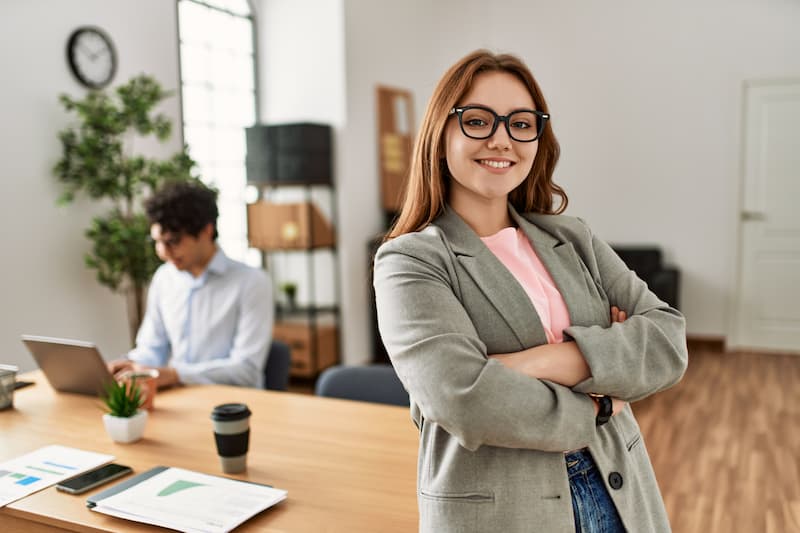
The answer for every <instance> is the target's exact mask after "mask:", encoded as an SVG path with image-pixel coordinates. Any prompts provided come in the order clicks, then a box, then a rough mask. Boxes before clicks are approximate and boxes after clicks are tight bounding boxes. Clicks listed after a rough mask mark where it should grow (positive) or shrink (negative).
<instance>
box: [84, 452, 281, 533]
mask: <svg viewBox="0 0 800 533" xmlns="http://www.w3.org/2000/svg"><path fill="white" fill-rule="evenodd" d="M285 498H286V491H285V490H280V489H275V488H272V487H268V486H265V485H258V484H255V483H247V482H243V481H238V480H235V479H229V478H223V477H218V476H209V475H206V474H202V473H199V472H193V471H191V470H183V469H180V468H168V469H166V470H164V471H162V472H160V473H158V474H156V475H155V476H152V477H149V478H147V479H145V480H144V481H141V482H140V483H137V484H135V485H133V486H131V487H129V488H126V489H125V490H124V491H122V492H119V493H117V494H115V495H113V496H109V497H108V498H105V499H102V500H99V501H98V502H97V505H96V506H95V507H93V508H92V510H93V511H97V512H99V513H104V514H108V515H111V516H117V517H120V518H126V519H128V520H135V521H138V522H144V523H147V524H154V525H157V526H162V527H168V528H171V529H177V530H179V531H198V532H199V531H206V532H224V531H230V530H231V529H233V528H235V527H236V526H237V525H239V524H241V523H242V522H244V521H245V520H247V519H248V518H250V517H252V516H254V515H255V514H258V513H259V512H261V511H263V510H264V509H266V508H268V507H270V506H271V505H274V504H276V503H278V502H280V501H282V500H283V499H285Z"/></svg>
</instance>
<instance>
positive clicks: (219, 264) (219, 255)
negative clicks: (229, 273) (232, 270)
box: [204, 246, 231, 274]
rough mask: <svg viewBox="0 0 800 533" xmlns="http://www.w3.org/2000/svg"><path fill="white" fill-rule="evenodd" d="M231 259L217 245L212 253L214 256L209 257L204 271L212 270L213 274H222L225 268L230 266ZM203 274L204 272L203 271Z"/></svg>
mask: <svg viewBox="0 0 800 533" xmlns="http://www.w3.org/2000/svg"><path fill="white" fill-rule="evenodd" d="M230 264H231V260H230V259H229V258H228V256H227V255H225V252H223V251H222V248H220V247H219V246H217V251H216V253H215V254H214V257H212V258H211V262H209V263H208V266H207V267H206V272H212V273H214V274H224V273H225V271H226V270H228V268H229V267H230ZM204 274H205V273H204Z"/></svg>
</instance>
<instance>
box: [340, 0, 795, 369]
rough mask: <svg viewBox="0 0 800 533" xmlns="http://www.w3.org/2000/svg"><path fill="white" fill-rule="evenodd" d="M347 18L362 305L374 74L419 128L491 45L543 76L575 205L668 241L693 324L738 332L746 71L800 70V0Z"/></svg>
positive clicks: (464, 1) (389, 6)
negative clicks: (439, 97) (453, 77)
mask: <svg viewBox="0 0 800 533" xmlns="http://www.w3.org/2000/svg"><path fill="white" fill-rule="evenodd" d="M345 28H346V68H347V81H346V83H347V102H348V107H347V123H346V127H345V128H344V130H343V131H342V132H341V135H340V144H341V146H340V150H339V157H340V158H341V160H342V164H341V166H340V176H339V179H340V183H341V186H340V191H341V192H340V194H342V196H343V197H345V198H347V201H348V202H351V204H350V205H351V206H352V209H351V211H352V214H351V215H350V216H349V217H348V218H345V219H344V220H343V223H342V227H343V229H344V230H346V233H345V234H346V235H347V237H348V238H350V239H352V241H353V242H350V243H346V244H345V247H346V249H347V250H348V252H349V257H348V259H347V265H348V267H347V268H346V269H345V274H344V275H345V276H346V278H345V286H346V288H348V290H347V291H346V292H345V294H346V298H349V299H351V300H352V302H353V303H351V304H350V305H351V307H352V308H353V309H356V308H358V307H359V306H363V305H366V304H365V303H364V302H366V297H367V296H366V294H367V293H366V290H365V289H364V288H363V284H364V283H365V281H364V280H365V279H366V277H367V274H366V268H367V266H366V263H367V257H366V250H365V249H364V243H365V242H366V240H367V239H368V237H369V236H370V235H371V233H372V232H375V231H378V229H379V228H380V217H379V214H378V202H379V196H378V172H377V155H376V154H377V147H376V136H375V118H374V105H375V104H374V96H373V87H374V85H376V84H387V85H397V86H400V87H406V88H409V89H411V90H412V91H413V92H414V94H415V98H416V100H415V107H416V114H417V117H418V122H417V126H419V119H420V118H421V116H422V113H423V111H424V106H425V104H426V103H427V99H428V97H429V96H430V93H431V92H432V89H433V87H434V85H435V83H436V82H437V81H438V78H439V77H440V76H441V74H442V73H443V72H444V70H445V69H446V68H447V67H448V66H449V65H450V64H452V63H453V62H454V61H455V60H457V59H458V58H460V57H461V56H463V55H465V54H467V53H468V52H470V51H471V50H473V49H475V48H479V47H489V48H491V49H493V50H495V51H507V52H512V53H515V54H517V55H519V56H521V57H522V58H523V59H524V60H525V61H526V62H527V63H528V64H529V66H530V67H531V68H532V70H533V72H534V74H535V75H536V76H537V78H538V80H539V82H540V84H541V85H542V88H543V90H544V92H545V95H546V97H547V98H548V100H549V103H550V109H551V112H552V114H553V117H554V119H553V126H554V128H555V131H556V134H557V136H558V138H559V140H560V142H561V146H562V158H561V162H560V164H559V167H558V168H557V170H556V176H555V178H556V181H557V182H558V183H560V184H562V185H563V186H564V187H565V188H566V190H567V192H568V194H569V197H570V206H569V209H568V211H567V214H571V215H574V216H581V217H583V218H585V219H586V220H587V221H588V222H589V223H590V225H591V226H592V227H593V229H594V230H595V232H596V233H597V234H599V235H600V236H601V237H602V238H604V239H605V240H607V241H610V242H613V243H656V244H659V245H661V246H662V247H663V249H664V252H665V254H666V260H667V261H668V262H670V263H672V264H674V265H677V266H678V267H679V268H680V269H681V273H682V276H683V278H682V287H681V300H682V303H681V307H682V309H683V311H684V312H685V314H686V317H687V321H688V331H689V333H690V334H692V335H696V336H713V337H720V336H724V335H725V334H726V333H727V327H728V320H729V311H728V309H727V304H728V300H729V298H730V296H731V294H732V291H734V290H735V275H736V253H737V252H736V250H737V246H738V242H737V231H738V214H737V213H738V211H737V207H738V202H739V188H740V169H739V157H740V154H739V143H740V138H741V131H740V112H741V91H742V82H743V81H744V80H746V79H753V78H764V77H787V76H794V77H796V76H798V75H799V74H800V31H797V28H800V4H798V3H796V2H788V1H778V0H774V1H770V2H763V1H760V0H738V1H736V2H727V1H722V0H704V1H703V2H688V1H681V2H672V3H663V2H662V3H660V4H653V3H641V2H636V1H634V0H620V1H617V2H613V3H608V2H605V3H602V4H599V3H591V2H581V3H580V5H578V3H571V2H569V3H563V2H544V1H530V0H496V1H493V2H491V3H489V2H485V1H484V0H439V1H437V2H424V1H422V0H420V1H411V2H393V1H390V0H374V1H365V0H346V1H345ZM345 324H346V326H347V329H346V331H347V335H348V337H347V339H346V346H347V349H348V350H349V351H350V352H349V353H350V354H358V355H359V356H361V354H368V353H369V349H370V348H369V340H368V339H369V337H368V335H369V330H368V327H369V324H368V322H367V320H366V310H364V312H358V311H355V312H352V313H349V314H348V315H346V316H345ZM352 357H356V355H352ZM364 357H365V358H366V357H367V356H366V355H364Z"/></svg>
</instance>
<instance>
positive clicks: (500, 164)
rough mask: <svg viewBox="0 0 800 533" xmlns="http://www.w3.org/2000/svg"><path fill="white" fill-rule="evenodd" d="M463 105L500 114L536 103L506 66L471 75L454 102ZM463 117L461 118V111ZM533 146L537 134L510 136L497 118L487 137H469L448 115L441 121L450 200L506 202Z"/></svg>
mask: <svg viewBox="0 0 800 533" xmlns="http://www.w3.org/2000/svg"><path fill="white" fill-rule="evenodd" d="M468 105H480V106H484V107H488V108H490V109H492V110H493V111H494V112H495V113H497V114H498V115H501V116H503V115H508V114H509V113H511V112H512V111H516V110H519V109H536V108H535V107H534V103H533V98H532V97H531V95H530V93H529V92H528V89H527V88H526V87H525V84H523V83H522V82H521V81H520V80H519V79H518V78H517V77H516V76H514V75H513V74H509V73H507V72H486V73H483V74H479V75H478V76H476V77H475V80H474V82H473V84H472V88H471V89H470V91H469V92H467V94H465V95H464V98H462V99H461V101H459V102H458V105H457V107H463V106H468ZM464 120H465V124H466V120H467V115H466V114H465V115H464ZM534 127H535V125H534ZM538 147H539V141H538V140H537V141H533V142H519V141H515V140H513V139H511V137H509V135H508V130H506V127H505V124H504V123H498V125H497V129H496V130H495V132H494V135H492V136H491V137H489V138H488V139H482V140H477V139H471V138H469V137H467V136H466V135H464V133H462V131H461V127H460V126H459V122H458V117H457V116H456V115H455V114H453V115H451V116H450V118H449V119H448V121H447V125H446V127H445V157H446V158H447V167H448V169H449V170H450V175H451V176H452V178H453V180H452V183H451V186H450V198H449V201H450V203H460V204H462V205H463V203H464V202H468V203H474V202H477V203H479V204H480V203H485V202H487V201H489V202H493V201H502V202H506V201H507V198H508V193H510V192H511V191H513V190H514V189H515V188H516V187H517V186H518V185H519V184H520V183H522V182H523V181H524V180H525V178H526V177H527V176H528V173H529V172H530V170H531V166H532V165H533V160H534V158H535V157H536V150H537V149H538Z"/></svg>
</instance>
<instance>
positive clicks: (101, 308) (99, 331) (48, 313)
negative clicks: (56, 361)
mask: <svg viewBox="0 0 800 533" xmlns="http://www.w3.org/2000/svg"><path fill="white" fill-rule="evenodd" d="M82 25H96V26H100V27H101V28H103V29H104V30H106V32H107V33H108V34H109V35H110V36H111V38H112V39H113V41H114V44H115V46H116V49H117V52H118V54H119V70H118V72H117V75H116V78H115V80H114V82H113V83H114V84H117V83H119V82H124V81H126V80H127V79H128V78H130V77H131V76H133V75H136V74H139V73H141V72H146V73H148V74H151V75H154V76H155V77H156V78H157V79H158V80H159V81H160V82H161V83H162V85H163V86H165V87H166V88H169V89H175V88H177V84H178V49H177V40H176V35H177V25H176V20H175V4H174V2H170V1H165V0H136V2H131V1H123V0H71V1H70V2H59V1H53V0H4V1H3V2H0V49H2V50H3V52H2V55H0V71H2V72H3V89H2V98H0V117H2V125H1V126H0V176H2V180H0V227H1V228H2V233H3V247H4V252H3V259H2V261H0V284H1V285H0V287H2V290H0V294H2V297H1V298H2V320H0V362H2V363H12V364H17V365H19V366H20V367H21V369H22V370H31V369H33V368H35V364H34V362H33V359H32V358H31V357H30V355H29V354H28V353H27V351H26V350H25V348H24V346H23V345H22V343H21V342H20V340H19V336H20V334H22V333H33V334H39V335H50V336H61V337H70V338H78V339H84V340H91V341H94V342H96V343H97V344H98V346H99V347H100V350H101V352H102V353H103V354H104V355H105V357H106V358H113V357H116V356H119V355H120V354H122V353H124V352H125V351H127V349H128V347H129V335H128V327H127V319H126V310H125V301H124V298H123V297H122V296H119V295H116V294H113V293H111V292H110V291H109V290H108V289H106V288H104V287H102V286H100V285H99V284H98V283H97V282H96V281H95V279H94V274H93V273H92V272H91V271H89V270H88V269H87V268H86V267H85V266H84V264H83V255H84V253H85V252H86V251H87V250H88V249H89V242H88V241H87V239H86V238H85V237H84V236H83V232H84V229H85V228H86V227H87V226H88V224H89V221H90V219H91V217H92V215H94V214H98V213H100V212H102V209H101V208H100V207H99V206H97V205H95V204H93V203H91V202H88V201H85V200H81V201H78V202H77V203H76V204H74V205H72V206H68V207H57V206H56V205H55V201H56V198H57V197H58V196H59V194H60V191H61V188H60V186H59V184H58V182H57V180H56V178H55V177H54V176H53V174H52V172H51V168H52V166H53V165H54V164H55V163H56V161H57V160H58V158H59V157H60V151H61V147H60V143H59V141H58V139H57V137H56V134H57V131H59V130H60V129H63V127H64V126H66V125H67V124H68V121H69V117H68V116H67V114H66V112H65V111H64V110H63V108H62V107H61V105H60V104H59V103H58V95H59V94H60V93H68V94H70V95H72V96H75V97H78V96H81V95H83V94H84V93H85V90H84V89H83V88H81V86H79V85H78V83H77V82H76V81H75V80H74V79H73V78H72V76H71V74H70V72H69V67H68V65H67V62H66V53H65V49H66V43H67V39H68V37H69V35H70V33H71V32H72V31H73V30H74V29H75V28H76V27H78V26H82ZM161 109H162V111H163V112H165V113H166V114H168V115H169V116H170V117H172V118H173V120H174V122H175V125H176V126H178V122H177V118H178V109H179V103H178V100H177V98H172V99H170V100H168V101H167V102H166V103H165V104H164V105H163V107H162V108H161ZM177 139H178V138H177V136H173V139H172V140H171V141H170V144H169V145H168V146H167V147H165V148H160V149H159V150H158V151H159V152H161V151H162V150H163V151H165V152H166V151H175V150H177V149H178V148H179V146H180V142H179V141H178V140H177Z"/></svg>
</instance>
